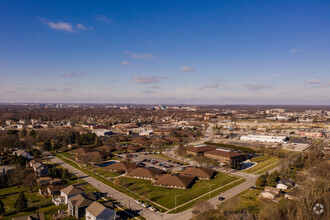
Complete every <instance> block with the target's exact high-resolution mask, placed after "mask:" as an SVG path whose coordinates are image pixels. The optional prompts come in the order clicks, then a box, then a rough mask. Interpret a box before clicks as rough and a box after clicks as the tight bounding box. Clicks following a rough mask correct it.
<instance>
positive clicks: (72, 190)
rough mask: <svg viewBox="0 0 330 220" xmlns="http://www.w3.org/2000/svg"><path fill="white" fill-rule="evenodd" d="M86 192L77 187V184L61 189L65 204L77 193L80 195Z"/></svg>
mask: <svg viewBox="0 0 330 220" xmlns="http://www.w3.org/2000/svg"><path fill="white" fill-rule="evenodd" d="M83 193H84V190H83V189H81V188H79V187H77V186H74V185H70V186H68V187H66V188H64V189H61V196H62V197H64V199H65V200H64V203H65V204H68V200H69V199H70V198H71V197H74V196H76V195H79V194H83Z"/></svg>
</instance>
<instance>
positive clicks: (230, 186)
mask: <svg viewBox="0 0 330 220" xmlns="http://www.w3.org/2000/svg"><path fill="white" fill-rule="evenodd" d="M245 181H246V180H245V179H240V180H238V181H236V182H233V183H230V184H228V185H227V186H224V187H222V188H220V189H218V190H216V191H214V192H212V193H211V195H210V197H211V198H213V197H215V196H218V195H219V194H221V193H223V192H225V191H227V190H229V189H231V188H234V187H235V186H238V185H240V184H242V183H244V182H245ZM208 199H209V195H206V196H203V197H202V198H200V199H198V200H195V201H193V202H190V203H187V204H186V205H184V206H181V207H179V208H177V209H176V211H175V210H173V211H171V212H169V213H170V214H174V213H179V212H183V211H185V210H187V209H189V208H191V207H193V206H194V205H195V204H196V202H198V201H200V200H208Z"/></svg>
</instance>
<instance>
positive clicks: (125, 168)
mask: <svg viewBox="0 0 330 220" xmlns="http://www.w3.org/2000/svg"><path fill="white" fill-rule="evenodd" d="M137 167H138V165H137V164H135V163H126V162H117V163H113V164H110V165H109V166H106V167H103V168H104V169H106V170H109V171H111V172H118V171H119V172H125V173H127V172H129V171H131V170H134V169H135V168H137Z"/></svg>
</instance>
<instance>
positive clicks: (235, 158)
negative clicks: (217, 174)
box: [204, 148, 245, 165]
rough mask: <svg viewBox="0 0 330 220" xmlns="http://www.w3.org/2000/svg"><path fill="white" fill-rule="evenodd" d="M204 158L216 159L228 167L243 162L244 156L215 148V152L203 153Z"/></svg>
mask: <svg viewBox="0 0 330 220" xmlns="http://www.w3.org/2000/svg"><path fill="white" fill-rule="evenodd" d="M204 156H205V157H208V158H211V159H216V160H218V161H219V162H220V163H225V164H230V165H233V164H237V163H240V162H242V161H244V160H245V155H244V154H241V153H238V152H236V151H233V150H229V149H223V148H216V149H215V150H211V151H206V152H205V153H204Z"/></svg>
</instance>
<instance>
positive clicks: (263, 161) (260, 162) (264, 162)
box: [243, 155, 280, 173]
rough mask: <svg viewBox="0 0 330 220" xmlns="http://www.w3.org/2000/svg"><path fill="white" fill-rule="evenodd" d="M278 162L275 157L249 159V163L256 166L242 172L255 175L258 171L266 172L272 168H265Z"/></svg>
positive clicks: (266, 156)
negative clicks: (253, 163) (254, 163)
mask: <svg viewBox="0 0 330 220" xmlns="http://www.w3.org/2000/svg"><path fill="white" fill-rule="evenodd" d="M279 160H280V159H278V158H277V157H273V156H268V155H265V156H260V157H256V158H253V159H251V161H252V162H256V163H257V165H255V166H254V167H252V168H250V169H247V170H244V171H243V172H245V173H255V172H258V171H262V172H266V171H267V170H270V169H272V168H270V169H268V167H267V168H265V167H266V166H268V165H271V164H272V163H275V162H277V161H279ZM270 167H271V166H270ZM274 167H276V166H274ZM274 167H273V168H274Z"/></svg>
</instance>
